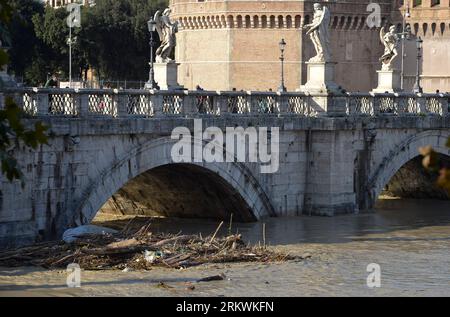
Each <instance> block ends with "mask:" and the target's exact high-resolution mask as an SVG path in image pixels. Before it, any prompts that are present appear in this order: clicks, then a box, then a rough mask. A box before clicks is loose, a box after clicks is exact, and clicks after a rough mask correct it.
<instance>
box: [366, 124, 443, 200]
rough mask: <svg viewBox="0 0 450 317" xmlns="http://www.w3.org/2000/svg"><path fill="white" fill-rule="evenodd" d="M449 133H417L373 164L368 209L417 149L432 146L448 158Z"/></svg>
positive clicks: (417, 152) (433, 131) (415, 155)
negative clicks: (447, 143)
mask: <svg viewBox="0 0 450 317" xmlns="http://www.w3.org/2000/svg"><path fill="white" fill-rule="evenodd" d="M449 137H450V131H444V130H431V131H425V132H420V133H417V134H415V135H413V136H411V137H409V138H408V139H407V140H405V141H403V142H402V143H400V144H398V145H396V146H395V147H394V148H392V149H390V151H389V152H388V154H387V155H386V156H385V157H384V158H383V159H382V161H381V162H376V163H375V164H373V166H374V167H375V169H374V172H373V173H371V176H370V177H369V183H368V191H369V192H368V194H369V200H368V204H369V208H372V207H373V206H374V204H375V202H376V200H377V199H378V197H379V195H380V194H381V192H382V190H383V188H384V187H385V186H386V185H387V184H388V183H389V181H390V180H391V179H392V177H394V175H395V174H396V173H397V172H398V171H399V170H400V169H401V168H402V167H403V166H404V165H405V164H407V163H408V162H410V161H411V160H413V159H414V158H416V157H417V156H419V148H420V147H424V146H429V145H430V146H432V147H433V149H434V150H435V151H436V152H437V153H440V154H443V155H445V156H450V149H449V148H448V147H446V142H447V139H448V138H449Z"/></svg>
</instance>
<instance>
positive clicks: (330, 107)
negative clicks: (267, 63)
mask: <svg viewBox="0 0 450 317" xmlns="http://www.w3.org/2000/svg"><path fill="white" fill-rule="evenodd" d="M306 64H307V65H308V78H307V82H306V84H305V85H302V86H300V89H298V91H300V92H304V93H309V94H311V95H312V96H311V100H312V109H311V111H312V112H313V113H315V115H317V116H343V115H344V114H345V111H346V110H345V98H340V97H339V96H340V95H342V92H341V90H342V89H341V88H340V87H339V86H338V85H337V84H336V83H335V82H334V67H335V65H336V63H331V62H306Z"/></svg>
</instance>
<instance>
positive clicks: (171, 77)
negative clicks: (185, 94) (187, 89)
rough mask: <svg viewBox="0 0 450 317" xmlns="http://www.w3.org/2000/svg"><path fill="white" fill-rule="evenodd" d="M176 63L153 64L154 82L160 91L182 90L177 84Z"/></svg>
mask: <svg viewBox="0 0 450 317" xmlns="http://www.w3.org/2000/svg"><path fill="white" fill-rule="evenodd" d="M178 65H180V64H178V63H175V62H171V63H154V64H153V67H154V72H155V81H156V83H157V84H158V86H159V89H161V90H179V89H184V88H183V86H180V85H179V84H178Z"/></svg>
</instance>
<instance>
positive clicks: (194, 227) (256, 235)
mask: <svg viewBox="0 0 450 317" xmlns="http://www.w3.org/2000/svg"><path fill="white" fill-rule="evenodd" d="M128 221H129V219H127V220H103V221H95V223H96V224H100V225H104V226H108V227H113V228H121V227H123V226H124V225H125V224H126V223H128ZM147 221H149V218H145V217H140V218H137V219H136V220H135V225H137V226H139V225H140V224H144V223H146V222H147ZM151 222H152V227H153V230H154V231H156V232H169V233H179V232H182V233H183V234H198V233H201V234H202V235H203V236H207V235H210V234H212V233H213V232H214V231H215V230H216V228H217V225H218V223H219V222H220V221H218V220H205V219H181V218H151ZM263 222H264V223H266V240H267V241H268V243H270V244H271V245H291V244H302V243H318V244H328V243H330V244H333V243H347V242H353V241H419V240H427V241H430V240H432V239H436V240H450V202H449V201H439V200H413V199H401V200H380V201H379V202H378V203H377V206H376V210H375V212H373V213H361V214H357V215H343V216H336V217H330V218H329V217H308V216H299V217H287V218H285V217H281V218H269V219H266V220H263V221H260V222H255V223H233V224H232V229H231V231H232V232H233V233H235V232H239V233H241V234H242V235H243V238H244V240H245V241H248V242H250V243H255V244H256V243H259V242H262V241H263V233H262V232H263V230H262V227H263ZM417 230H419V231H417ZM421 230H422V231H423V230H425V232H420V231H421ZM430 230H433V236H432V237H431V236H429V235H428V234H427V232H429V231H430ZM227 233H229V224H227V223H225V224H224V225H223V226H222V229H221V230H220V232H219V234H222V235H225V234H227ZM436 233H437V235H436Z"/></svg>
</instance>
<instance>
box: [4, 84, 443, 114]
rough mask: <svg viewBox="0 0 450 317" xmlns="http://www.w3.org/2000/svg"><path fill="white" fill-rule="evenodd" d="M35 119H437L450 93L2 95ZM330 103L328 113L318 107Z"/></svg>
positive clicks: (24, 90)
mask: <svg viewBox="0 0 450 317" xmlns="http://www.w3.org/2000/svg"><path fill="white" fill-rule="evenodd" d="M5 96H10V97H12V98H13V99H14V100H15V102H16V103H17V104H18V105H19V106H20V107H21V108H22V109H23V110H24V111H25V112H26V113H27V114H29V115H31V116H48V115H51V116H66V117H86V116H107V117H131V116H137V117H147V118H151V117H158V116H170V115H174V116H186V117H189V116H196V115H209V116H222V115H280V116H283V115H297V116H306V117H316V116H380V115H398V116H401V115H439V116H446V115H448V113H449V101H450V94H413V93H395V94H388V93H385V94H373V93H343V94H339V95H330V94H322V95H312V94H308V93H300V92H295V93H290V92H288V93H279V92H255V91H251V92H250V91H248V92H246V91H239V92H237V91H183V90H180V91H148V90H117V89H101V90H100V89H79V90H74V89H37V88H21V89H9V90H4V91H2V92H0V106H1V107H2V108H3V106H4V105H3V104H4V99H5ZM324 98H325V99H327V101H328V104H329V106H328V108H327V109H328V110H327V111H324V110H323V108H322V107H321V106H320V104H321V102H320V100H323V99H324Z"/></svg>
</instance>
